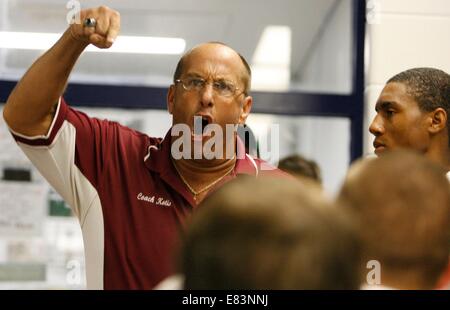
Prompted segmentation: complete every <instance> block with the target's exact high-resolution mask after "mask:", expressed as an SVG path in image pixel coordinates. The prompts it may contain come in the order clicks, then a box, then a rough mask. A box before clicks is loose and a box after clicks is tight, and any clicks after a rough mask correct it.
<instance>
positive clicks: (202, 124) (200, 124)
mask: <svg viewBox="0 0 450 310" xmlns="http://www.w3.org/2000/svg"><path fill="white" fill-rule="evenodd" d="M211 123H212V117H211V116H209V115H195V116H194V128H193V131H192V136H193V137H194V139H202V138H203V137H204V136H209V135H205V128H206V126H208V125H209V124H211Z"/></svg>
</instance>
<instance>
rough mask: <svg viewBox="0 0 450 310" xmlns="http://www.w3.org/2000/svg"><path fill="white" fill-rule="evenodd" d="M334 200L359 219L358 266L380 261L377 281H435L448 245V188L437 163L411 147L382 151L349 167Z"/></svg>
mask: <svg viewBox="0 0 450 310" xmlns="http://www.w3.org/2000/svg"><path fill="white" fill-rule="evenodd" d="M338 201H339V204H340V205H341V206H342V207H343V208H344V209H347V210H349V211H350V212H352V213H353V215H354V216H355V220H357V221H358V222H359V226H360V229H359V230H360V236H361V239H362V249H363V253H362V254H363V255H362V256H363V263H364V267H365V265H366V263H367V262H368V261H371V260H376V261H378V262H379V263H380V266H381V283H379V284H382V285H383V286H389V287H393V288H399V289H431V288H434V287H435V285H436V283H437V281H438V279H439V277H440V275H441V274H442V272H443V271H444V269H445V267H446V266H447V262H448V257H449V251H450V188H449V182H448V180H447V178H446V177H445V171H444V170H443V169H442V168H441V166H438V165H436V164H434V163H432V162H431V161H429V159H427V158H426V157H425V156H423V155H421V154H418V153H414V152H412V151H405V150H396V151H391V152H386V153H385V154H383V156H380V157H379V158H377V159H371V160H364V161H360V162H357V163H356V164H354V165H353V166H352V167H351V169H350V172H349V174H348V176H347V180H346V181H345V183H344V185H343V187H342V189H341V192H340V195H339V198H338ZM366 272H367V269H366Z"/></svg>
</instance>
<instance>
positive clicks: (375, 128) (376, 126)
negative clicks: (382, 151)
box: [369, 114, 384, 136]
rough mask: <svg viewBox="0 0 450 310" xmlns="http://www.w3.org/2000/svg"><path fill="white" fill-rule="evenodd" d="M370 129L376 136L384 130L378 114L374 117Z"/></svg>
mask: <svg viewBox="0 0 450 310" xmlns="http://www.w3.org/2000/svg"><path fill="white" fill-rule="evenodd" d="M369 131H370V133H371V134H373V135H374V136H379V135H381V134H382V133H383V132H384V129H383V122H382V121H381V118H380V116H379V115H378V114H377V115H376V116H375V117H374V118H373V120H372V123H371V124H370V126H369Z"/></svg>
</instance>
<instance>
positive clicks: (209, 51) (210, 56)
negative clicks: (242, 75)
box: [183, 43, 245, 73]
mask: <svg viewBox="0 0 450 310" xmlns="http://www.w3.org/2000/svg"><path fill="white" fill-rule="evenodd" d="M183 63H184V67H185V70H184V71H185V72H187V71H189V70H191V69H195V68H202V69H215V70H216V69H219V68H222V69H223V68H224V69H227V68H229V69H230V70H231V71H232V72H233V73H236V70H238V71H242V70H244V69H245V68H244V67H243V64H242V61H241V59H240V57H239V54H237V53H236V51H234V50H233V49H231V48H230V47H228V46H225V45H221V44H215V43H207V44H202V45H200V46H197V47H195V48H194V49H192V50H191V51H190V52H189V53H188V54H186V55H185V57H184V60H183Z"/></svg>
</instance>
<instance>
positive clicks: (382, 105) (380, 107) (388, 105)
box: [375, 101, 396, 112]
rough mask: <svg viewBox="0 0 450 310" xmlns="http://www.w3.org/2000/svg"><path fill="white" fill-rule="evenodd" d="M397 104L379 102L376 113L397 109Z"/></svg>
mask: <svg viewBox="0 0 450 310" xmlns="http://www.w3.org/2000/svg"><path fill="white" fill-rule="evenodd" d="M395 106H396V103H395V102H394V101H379V102H377V104H376V106H375V111H377V112H378V111H379V110H387V109H391V108H395Z"/></svg>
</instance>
